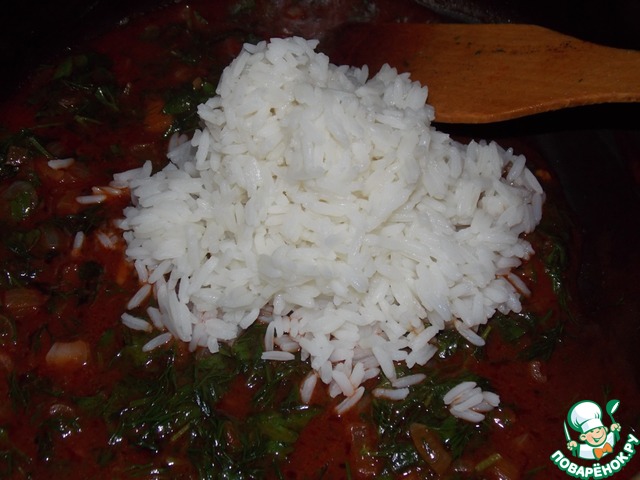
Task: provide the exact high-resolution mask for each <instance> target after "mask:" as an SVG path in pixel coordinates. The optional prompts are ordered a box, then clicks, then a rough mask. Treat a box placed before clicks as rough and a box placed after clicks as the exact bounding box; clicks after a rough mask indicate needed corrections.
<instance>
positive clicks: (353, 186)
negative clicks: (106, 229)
mask: <svg viewBox="0 0 640 480" xmlns="http://www.w3.org/2000/svg"><path fill="white" fill-rule="evenodd" d="M316 44H317V42H316V41H306V40H303V39H301V38H288V39H274V40H272V41H270V42H261V43H259V44H257V45H249V44H247V45H245V46H244V48H243V51H242V53H241V54H240V55H239V56H238V57H237V58H236V59H235V60H234V61H233V63H232V64H231V65H229V66H228V67H227V68H226V69H225V71H224V73H223V76H222V78H221V81H220V84H219V86H218V89H217V95H216V96H215V97H214V98H211V99H210V100H209V101H207V102H206V103H205V104H203V105H200V106H199V108H198V113H199V115H200V117H201V119H202V129H201V130H198V131H196V133H195V134H194V135H193V137H192V138H191V139H190V140H188V139H186V138H181V139H177V138H176V139H173V141H172V144H171V149H170V151H169V153H168V157H169V160H170V163H169V164H168V165H167V166H166V167H165V168H164V169H162V170H161V171H158V172H155V173H154V172H152V169H151V163H150V162H148V163H147V164H145V165H144V166H143V167H142V168H140V169H136V170H132V171H128V172H124V173H121V174H118V175H116V176H115V178H114V182H113V186H115V187H118V188H120V187H128V188H130V191H131V196H132V206H130V207H128V208H126V209H125V211H124V219H123V220H122V221H121V222H120V224H119V226H120V227H121V228H122V229H123V230H124V238H125V239H126V242H127V244H128V248H127V251H126V254H127V256H128V257H129V258H130V259H131V260H132V261H133V262H135V268H136V271H137V272H138V274H139V276H140V278H141V279H143V280H144V281H146V282H147V283H149V284H151V285H153V287H154V294H155V297H156V299H157V301H158V307H159V310H157V311H155V310H154V315H153V318H152V319H151V320H152V324H153V325H155V326H156V327H157V326H158V324H160V326H161V327H163V328H166V330H167V331H168V332H169V333H170V334H171V335H172V336H173V337H175V338H177V339H180V340H182V341H184V342H189V344H190V346H191V348H197V347H207V348H209V349H210V350H211V351H212V352H215V351H217V350H218V347H219V344H220V342H230V341H233V340H234V339H235V338H236V337H237V336H238V335H239V334H240V333H241V332H242V330H244V329H246V328H247V327H249V326H250V325H251V324H252V323H253V322H254V321H256V319H257V318H258V317H259V316H260V318H261V319H262V320H264V321H267V322H270V323H271V325H270V326H269V328H268V330H267V331H268V334H267V335H268V338H266V339H265V345H266V347H267V352H266V353H265V357H264V358H265V359H274V360H286V359H288V358H291V357H292V355H291V352H295V351H296V350H299V356H300V358H302V359H303V360H309V362H310V363H311V366H312V367H313V369H314V371H315V375H313V376H312V377H309V379H308V381H307V382H306V383H305V385H303V391H304V397H305V398H310V395H311V394H310V390H312V389H313V386H315V378H316V377H317V378H320V379H321V380H322V381H323V382H324V383H326V384H329V389H330V391H331V392H332V394H335V395H344V396H345V397H347V398H346V400H345V403H342V404H341V405H340V410H341V411H343V410H344V409H345V408H347V407H349V406H350V405H352V404H353V403H354V400H357V398H359V396H361V395H362V389H361V388H360V386H361V384H362V383H363V382H364V381H366V380H367V379H369V378H372V377H375V376H377V375H378V374H379V373H380V372H383V373H384V375H385V376H386V377H388V378H389V379H391V380H392V381H395V380H396V372H395V367H394V364H395V362H404V363H406V364H407V365H408V366H409V367H412V366H414V365H416V364H420V365H422V364H425V363H426V362H427V361H429V359H430V358H431V357H432V356H433V355H434V353H435V352H436V348H435V347H434V346H433V344H432V343H431V342H432V341H433V339H434V338H435V337H436V336H437V334H438V332H439V331H441V330H442V329H445V328H456V329H457V330H458V331H459V332H460V333H461V334H462V335H463V336H464V337H465V338H466V339H468V341H470V342H472V343H475V344H477V345H481V344H482V343H483V339H482V338H481V337H480V336H479V335H478V334H477V333H476V331H477V328H478V326H480V325H482V324H484V323H486V322H487V320H488V319H489V318H490V317H491V316H492V315H493V314H494V313H495V312H496V311H501V312H505V313H506V312H509V311H518V310H519V309H520V301H519V290H518V289H521V286H520V285H516V286H515V287H514V285H513V278H512V277H510V276H509V275H510V272H511V269H513V268H514V267H516V266H518V265H519V264H520V263H521V261H522V260H523V259H526V258H527V257H528V256H530V255H531V254H532V253H533V251H532V248H531V246H530V244H529V243H528V242H527V241H525V240H524V239H522V238H521V234H523V233H525V232H530V231H532V230H533V229H534V228H535V226H536V224H537V223H538V222H539V220H540V218H541V211H542V203H543V200H544V193H543V191H542V189H541V187H540V185H539V183H538V182H537V180H536V178H535V177H534V175H533V174H532V173H531V172H530V171H529V170H528V169H527V168H526V167H525V159H524V158H523V157H522V156H518V155H515V154H514V153H513V152H512V151H511V150H506V151H505V150H504V149H502V148H501V147H500V146H498V145H497V144H495V143H484V142H471V143H470V144H469V145H462V144H459V143H457V142H455V141H453V140H452V139H451V138H449V136H448V135H446V134H444V133H441V132H438V131H436V130H435V129H434V128H433V127H431V125H430V122H431V121H432V119H433V109H432V108H431V107H430V106H429V105H426V104H425V101H426V98H427V88H426V87H424V86H421V85H419V84H418V83H417V82H411V81H410V79H409V76H408V74H402V75H398V73H397V71H396V70H395V69H393V68H390V67H388V66H385V67H383V68H382V69H381V71H380V72H379V73H377V74H376V75H375V76H374V77H373V78H371V79H367V78H368V71H367V69H366V67H365V68H363V69H357V68H351V67H347V66H335V65H332V64H330V63H329V59H328V58H327V57H326V56H325V55H323V54H319V53H316V52H315V51H314V48H315V47H316ZM136 300H137V299H136ZM133 303H134V304H136V303H137V302H133ZM265 306H268V308H266V309H264V310H262V311H261V309H263V307H265ZM124 320H125V323H127V324H128V325H130V326H132V327H133V328H141V327H143V326H144V325H142V324H141V323H138V322H137V321H134V320H132V318H131V316H128V317H127V316H125V317H124ZM148 325H151V324H148ZM145 327H146V326H145ZM166 340H167V337H166V334H163V336H162V337H161V338H160V340H159V341H158V342H157V343H158V344H161V343H164V342H165V341H166ZM279 345H284V346H285V349H281V348H280V347H279ZM274 351H276V352H282V353H272V352H274ZM296 353H297V352H296ZM410 380H413V379H410ZM409 383H410V382H409ZM396 385H399V386H400V388H399V390H400V393H396V392H391V391H389V392H387V391H385V392H379V393H381V394H384V396H392V397H395V396H396V395H401V394H402V393H404V390H402V389H403V388H404V389H406V388H407V386H406V385H405V384H404V383H403V382H399V383H398V382H396Z"/></svg>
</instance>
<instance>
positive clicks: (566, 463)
mask: <svg viewBox="0 0 640 480" xmlns="http://www.w3.org/2000/svg"><path fill="white" fill-rule="evenodd" d="M619 406H620V401H619V400H610V401H609V402H607V405H606V407H605V411H606V413H607V415H608V417H609V419H610V420H611V423H610V425H609V426H608V427H607V426H605V424H604V423H603V416H602V409H601V408H600V406H599V405H598V404H597V403H595V402H592V401H591V400H582V401H580V402H578V403H576V404H575V405H573V406H572V407H571V409H570V410H569V413H568V414H567V420H566V422H564V436H565V439H566V440H567V450H569V451H570V452H571V454H572V455H573V456H575V457H578V458H581V459H584V460H595V461H596V462H595V463H593V462H590V464H589V466H583V465H579V464H576V463H574V462H572V461H571V460H570V459H569V458H567V457H566V456H565V455H564V454H563V453H562V451H561V450H557V451H556V452H554V453H553V455H551V460H552V461H553V463H555V464H556V466H557V467H558V468H559V469H560V470H562V471H564V472H565V473H567V474H568V475H570V476H572V477H575V478H580V479H583V480H586V479H590V478H593V479H600V478H607V477H610V476H611V475H613V474H614V473H617V472H619V471H620V470H621V469H622V468H623V467H624V466H625V465H626V464H627V463H628V462H629V460H631V457H633V455H635V446H636V445H638V443H640V440H638V439H637V438H636V437H635V436H634V435H633V434H631V433H630V434H629V435H628V438H627V441H626V442H625V444H624V445H623V447H622V449H621V450H620V451H619V452H617V453H616V450H618V449H616V448H615V446H616V443H617V442H618V441H619V440H620V433H621V430H622V427H621V425H620V424H619V423H617V422H616V421H615V419H614V418H613V414H614V413H615V412H616V410H618V407H619ZM567 424H568V425H569V426H570V427H571V429H573V430H574V431H575V432H577V433H578V441H576V440H574V439H573V438H572V436H571V434H570V433H569V428H568V427H567ZM574 435H575V434H574ZM607 455H611V456H610V457H608V458H605V457H606V456H607Z"/></svg>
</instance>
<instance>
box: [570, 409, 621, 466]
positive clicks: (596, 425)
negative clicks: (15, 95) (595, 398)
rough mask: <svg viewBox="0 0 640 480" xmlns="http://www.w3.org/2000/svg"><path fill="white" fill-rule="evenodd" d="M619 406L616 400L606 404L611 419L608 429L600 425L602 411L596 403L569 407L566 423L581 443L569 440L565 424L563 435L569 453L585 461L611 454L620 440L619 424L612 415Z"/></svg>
mask: <svg viewBox="0 0 640 480" xmlns="http://www.w3.org/2000/svg"><path fill="white" fill-rule="evenodd" d="M619 405H620V402H619V401H618V400H611V401H610V402H608V403H607V406H606V410H607V413H608V414H609V417H610V418H611V426H610V427H609V428H607V427H605V426H604V424H603V423H602V409H601V408H600V406H599V405H598V404H597V403H595V402H592V401H591V400H583V401H581V402H578V403H576V404H575V405H574V406H573V407H571V410H569V414H568V415H567V421H568V422H569V425H570V426H571V428H572V429H574V430H575V431H576V432H578V433H579V434H580V436H579V439H580V442H582V443H578V442H576V441H575V440H572V439H571V436H570V435H569V430H568V429H567V423H566V422H565V424H564V434H565V437H566V439H567V448H568V449H569V450H570V451H571V453H573V454H574V455H575V456H576V457H578V458H584V459H585V460H600V459H601V458H602V457H604V456H605V455H608V454H610V453H612V452H613V446H614V445H615V444H616V442H617V441H618V440H620V424H619V423H616V421H615V420H614V419H613V414H614V413H615V411H616V410H617V409H618V406H619Z"/></svg>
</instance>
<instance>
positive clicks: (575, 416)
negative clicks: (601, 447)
mask: <svg viewBox="0 0 640 480" xmlns="http://www.w3.org/2000/svg"><path fill="white" fill-rule="evenodd" d="M567 421H568V423H569V425H570V426H571V428H573V429H574V430H575V431H576V432H580V433H587V432H588V431H589V430H593V429H594V428H598V427H604V424H603V423H602V409H601V408H600V406H599V405H598V404H597V403H595V402H592V401H590V400H583V401H581V402H578V403H576V404H575V405H574V406H573V407H571V410H569V413H568V414H567Z"/></svg>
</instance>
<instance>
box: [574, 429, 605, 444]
mask: <svg viewBox="0 0 640 480" xmlns="http://www.w3.org/2000/svg"><path fill="white" fill-rule="evenodd" d="M608 432H609V429H608V428H607V427H596V428H592V429H591V430H589V431H588V432H587V433H583V434H582V435H580V441H582V442H584V443H587V444H589V445H591V446H592V447H599V446H600V445H602V444H603V443H605V442H606V441H607V433H608Z"/></svg>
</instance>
